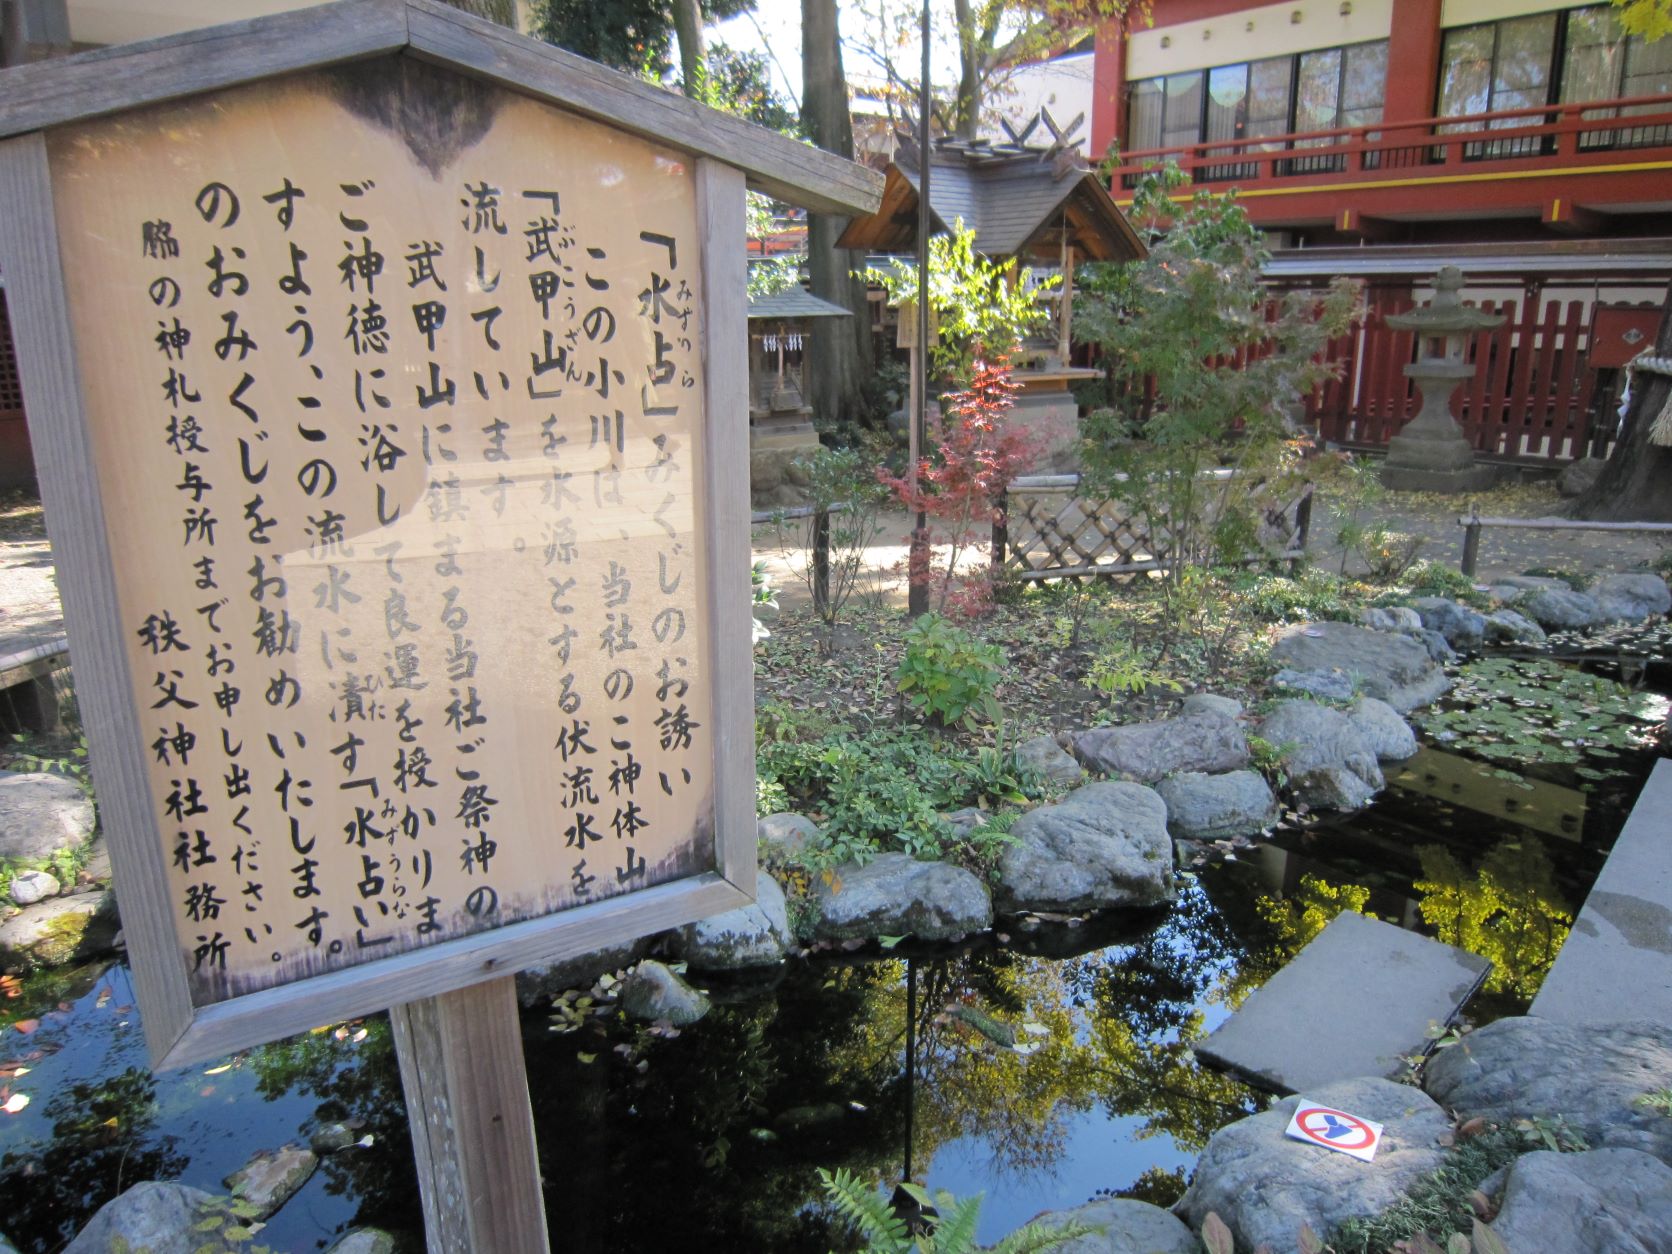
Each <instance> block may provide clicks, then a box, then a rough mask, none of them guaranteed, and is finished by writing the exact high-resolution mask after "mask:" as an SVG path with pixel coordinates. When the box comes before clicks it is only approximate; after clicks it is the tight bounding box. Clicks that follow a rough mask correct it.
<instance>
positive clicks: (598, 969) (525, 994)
mask: <svg viewBox="0 0 1672 1254" xmlns="http://www.w3.org/2000/svg"><path fill="white" fill-rule="evenodd" d="M649 947H650V938H649V937H648V936H641V937H639V938H638V939H637V940H630V941H623V942H622V943H621V944H619V945H609V946H606V947H605V948H603V949H594V950H591V951H589V952H587V953H584V954H576V955H575V956H574V957H572V958H560V959H558V960H557V961H556V962H554V963H551V964H550V965H548V966H544V967H530V968H529V969H528V970H526V971H518V972H517V1001H518V1002H520V1003H521V1004H522V1005H523V1006H525V1007H527V1008H529V1009H533V1008H534V1007H536V1006H544V1005H545V1004H546V1003H547V1002H549V1001H551V999H552V998H554V997H556V996H557V995H558V994H559V993H561V992H564V991H565V990H567V989H571V988H587V987H590V986H591V984H592V982H593V981H594V980H596V979H597V978H598V977H599V976H600V975H606V974H609V973H610V972H613V971H620V970H622V969H623V968H624V967H630V966H632V965H633V964H634V963H635V962H637V961H638V960H639V959H640V958H641V957H643V956H644V952H645V950H647V949H648V948H649Z"/></svg>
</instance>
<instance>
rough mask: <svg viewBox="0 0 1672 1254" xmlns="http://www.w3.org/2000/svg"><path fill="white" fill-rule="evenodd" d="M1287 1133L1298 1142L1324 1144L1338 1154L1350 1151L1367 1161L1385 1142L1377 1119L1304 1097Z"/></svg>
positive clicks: (1297, 1107) (1296, 1105) (1351, 1155)
mask: <svg viewBox="0 0 1672 1254" xmlns="http://www.w3.org/2000/svg"><path fill="white" fill-rule="evenodd" d="M1283 1134H1284V1135H1285V1136H1287V1137H1289V1138H1290V1139H1291V1140H1295V1141H1305V1142H1307V1143H1308V1144H1310V1145H1322V1146H1323V1147H1324V1148H1325V1149H1330V1150H1334V1151H1335V1152H1336V1153H1337V1154H1346V1155H1348V1156H1349V1157H1352V1158H1357V1159H1359V1160H1361V1161H1363V1162H1369V1161H1371V1159H1373V1158H1375V1157H1376V1148H1377V1147H1378V1146H1379V1145H1381V1143H1382V1125H1381V1124H1379V1123H1377V1122H1376V1121H1375V1120H1374V1119H1361V1118H1359V1116H1357V1115H1350V1114H1348V1113H1347V1112H1346V1111H1344V1110H1335V1109H1333V1108H1331V1107H1329V1106H1320V1105H1318V1103H1317V1102H1309V1101H1307V1100H1306V1098H1304V1097H1303V1098H1301V1099H1300V1100H1299V1101H1298V1102H1296V1104H1295V1113H1294V1115H1293V1116H1292V1117H1291V1118H1290V1120H1289V1126H1288V1127H1287V1128H1285V1129H1284V1130H1283Z"/></svg>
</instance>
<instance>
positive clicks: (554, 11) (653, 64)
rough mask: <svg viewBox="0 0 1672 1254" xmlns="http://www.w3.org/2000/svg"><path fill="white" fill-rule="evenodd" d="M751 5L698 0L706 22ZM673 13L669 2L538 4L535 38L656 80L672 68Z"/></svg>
mask: <svg viewBox="0 0 1672 1254" xmlns="http://www.w3.org/2000/svg"><path fill="white" fill-rule="evenodd" d="M753 7H754V0H703V4H702V15H703V17H704V19H705V20H707V21H711V22H712V21H717V20H719V19H721V18H727V17H734V16H736V15H737V14H739V13H745V12H747V11H748V10H750V9H752V8H753ZM673 30H674V10H673V4H672V3H670V0H609V3H606V4H601V3H599V2H598V0H540V3H539V7H538V9H537V18H536V23H535V33H536V34H537V35H539V37H540V38H541V39H544V40H545V41H546V42H547V43H551V44H556V45H557V46H558V47H559V48H565V49H567V50H568V51H570V52H574V53H578V54H580V55H581V56H583V57H588V58H590V59H592V60H594V61H600V62H602V63H603V64H605V65H609V66H614V67H615V68H616V69H618V70H626V71H628V72H630V73H642V72H647V71H648V72H649V73H651V74H653V75H655V76H656V77H658V78H659V77H661V76H662V75H663V74H665V73H667V71H668V70H669V69H670V68H671V66H672V59H671V58H670V56H669V50H670V45H671V42H672V39H673Z"/></svg>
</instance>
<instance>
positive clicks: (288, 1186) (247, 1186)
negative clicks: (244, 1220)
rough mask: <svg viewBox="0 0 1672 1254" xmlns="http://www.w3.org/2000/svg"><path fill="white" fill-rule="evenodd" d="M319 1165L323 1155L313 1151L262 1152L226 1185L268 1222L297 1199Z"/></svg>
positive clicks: (298, 1147)
mask: <svg viewBox="0 0 1672 1254" xmlns="http://www.w3.org/2000/svg"><path fill="white" fill-rule="evenodd" d="M318 1166H319V1155H317V1154H315V1153H314V1152H313V1151H312V1150H311V1149H307V1148H305V1147H303V1146H301V1145H281V1146H280V1147H279V1148H278V1149H276V1150H260V1151H258V1152H257V1153H256V1154H255V1156H254V1157H252V1158H251V1159H250V1161H249V1162H247V1163H245V1164H244V1165H243V1166H242V1167H240V1168H239V1169H238V1170H237V1171H235V1172H233V1173H232V1174H231V1175H230V1176H228V1177H227V1178H226V1179H225V1180H224V1181H223V1182H222V1183H224V1184H225V1185H226V1187H227V1188H228V1189H229V1190H230V1191H231V1193H232V1196H233V1197H235V1198H237V1199H238V1200H240V1201H243V1202H248V1203H249V1204H250V1205H251V1206H254V1207H255V1208H256V1209H257V1210H258V1211H260V1212H261V1213H260V1214H259V1215H258V1216H257V1218H258V1219H266V1218H267V1217H268V1216H269V1215H273V1214H275V1213H277V1211H278V1209H279V1207H281V1206H283V1205H284V1204H285V1203H286V1202H288V1201H289V1200H290V1199H291V1198H292V1197H294V1196H295V1194H296V1191H297V1190H298V1189H300V1188H301V1187H302V1186H303V1185H304V1184H306V1183H307V1182H308V1177H309V1176H311V1175H313V1173H314V1169H315V1168H316V1167H318Z"/></svg>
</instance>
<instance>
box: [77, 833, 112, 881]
mask: <svg viewBox="0 0 1672 1254" xmlns="http://www.w3.org/2000/svg"><path fill="white" fill-rule="evenodd" d="M79 879H80V881H81V882H82V883H84V884H94V885H97V886H98V887H100V888H109V887H110V848H109V846H107V845H106V844H105V838H104V837H103V836H95V837H94V838H93V843H92V844H91V845H89V846H88V847H87V861H86V862H85V863H83V864H82V868H81V875H80V876H79Z"/></svg>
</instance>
